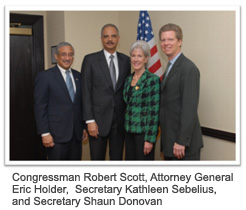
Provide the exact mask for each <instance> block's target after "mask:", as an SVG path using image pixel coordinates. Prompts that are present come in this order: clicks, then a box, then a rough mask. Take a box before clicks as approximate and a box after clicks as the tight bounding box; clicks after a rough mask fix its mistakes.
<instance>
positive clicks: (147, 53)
mask: <svg viewBox="0 0 246 210" xmlns="http://www.w3.org/2000/svg"><path fill="white" fill-rule="evenodd" d="M135 49H141V50H142V51H143V54H144V56H145V57H150V48H149V45H148V43H147V42H145V41H142V40H138V41H136V42H134V43H133V44H132V46H131V49H130V55H132V51H133V50H135ZM147 65H148V62H147V64H146V67H147Z"/></svg>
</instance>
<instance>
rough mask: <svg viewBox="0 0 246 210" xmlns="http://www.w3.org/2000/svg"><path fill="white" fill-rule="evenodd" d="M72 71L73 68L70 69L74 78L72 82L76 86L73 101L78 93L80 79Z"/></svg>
mask: <svg viewBox="0 0 246 210" xmlns="http://www.w3.org/2000/svg"><path fill="white" fill-rule="evenodd" d="M74 71H75V70H72V74H73V79H74V83H75V86H76V92H75V97H74V101H75V100H76V99H77V98H78V94H79V88H80V79H79V78H78V77H77V76H76V74H75V73H74ZM70 98H71V97H70Z"/></svg>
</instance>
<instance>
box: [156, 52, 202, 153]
mask: <svg viewBox="0 0 246 210" xmlns="http://www.w3.org/2000/svg"><path fill="white" fill-rule="evenodd" d="M199 89H200V73H199V70H198V68H197V67H196V66H195V64H194V63H193V62H192V61H190V60H189V59H188V58H186V57H185V56H184V55H183V54H181V55H180V56H179V58H178V59H177V60H176V62H175V63H174V65H173V67H172V68H171V70H170V72H169V74H168V76H167V78H166V81H165V83H164V84H163V83H162V84H161V104H160V125H161V143H162V151H163V153H164V156H168V157H173V145H174V142H176V143H178V144H181V145H184V146H186V149H185V155H186V156H189V155H192V154H194V153H196V152H197V151H198V150H199V149H200V148H201V147H202V146H203V141H202V134H201V127H200V123H199V119H198V114H197V108H198V102H199Z"/></svg>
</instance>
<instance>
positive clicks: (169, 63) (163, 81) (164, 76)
mask: <svg viewBox="0 0 246 210" xmlns="http://www.w3.org/2000/svg"><path fill="white" fill-rule="evenodd" d="M170 65H171V62H168V63H167V67H166V71H165V73H164V75H163V78H162V83H163V84H164V83H165V80H166V78H167V73H168V69H169V66H170Z"/></svg>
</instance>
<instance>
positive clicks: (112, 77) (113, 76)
mask: <svg viewBox="0 0 246 210" xmlns="http://www.w3.org/2000/svg"><path fill="white" fill-rule="evenodd" d="M113 59H114V56H113V55H110V63H109V71H110V75H111V79H112V83H113V88H114V90H115V86H116V70H115V66H114V61H113Z"/></svg>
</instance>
